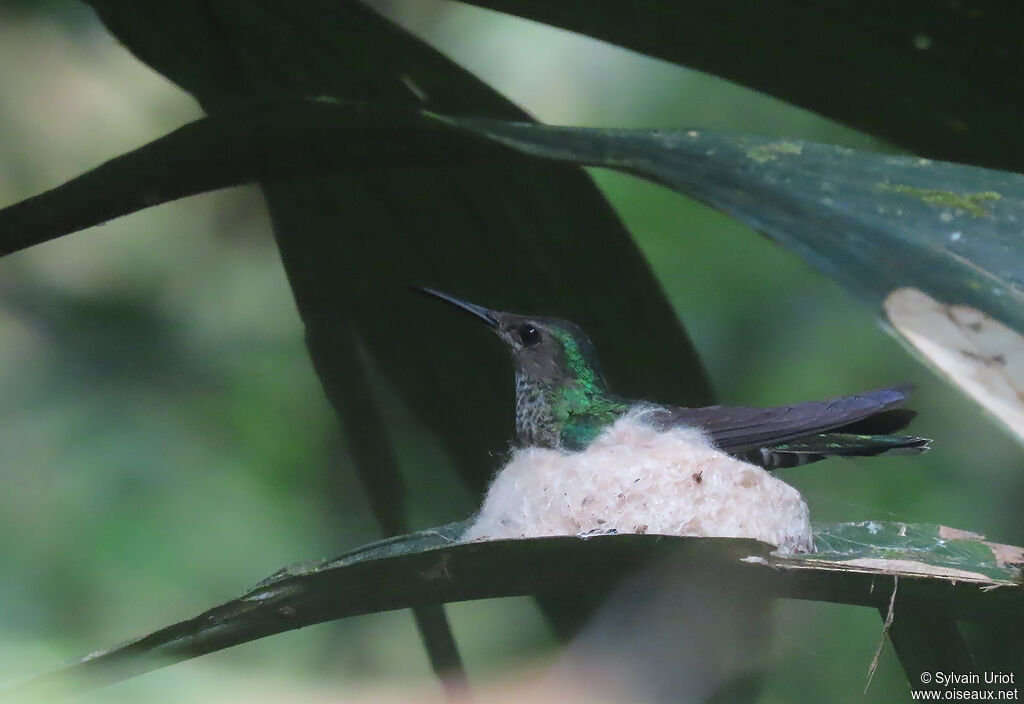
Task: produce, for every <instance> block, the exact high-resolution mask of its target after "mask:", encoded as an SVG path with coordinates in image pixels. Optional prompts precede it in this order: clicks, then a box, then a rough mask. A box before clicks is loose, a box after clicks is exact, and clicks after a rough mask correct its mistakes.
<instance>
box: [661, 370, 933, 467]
mask: <svg viewBox="0 0 1024 704" xmlns="http://www.w3.org/2000/svg"><path fill="white" fill-rule="evenodd" d="M912 388H913V387H910V386H896V387H893V388H888V389H878V390H877V391H866V392H864V393H860V394H855V395H853V396H842V397H840V398H834V399H829V400H827V401H806V402H804V403H796V404H793V405H792V406H775V407H773V408H754V407H751V406H705V407H703V408H675V407H671V406H669V407H661V408H657V409H654V410H652V411H651V413H650V415H648V416H647V419H648V422H649V423H651V424H653V425H655V426H657V427H659V428H663V429H667V428H675V427H680V426H689V427H696V428H701V429H703V430H704V431H705V432H706V433H707V434H708V436H709V438H710V439H711V441H712V442H714V443H715V445H717V446H718V447H719V448H721V449H722V450H724V451H725V452H728V453H731V454H736V453H742V452H744V451H746V450H757V449H761V448H771V447H773V446H775V445H779V444H781V443H784V442H786V441H788V440H795V439H797V438H803V437H806V436H808V435H814V434H817V433H823V432H825V431H828V430H834V429H836V428H843V430H844V431H849V432H863V433H883V434H884V433H891V432H894V431H896V430H899V429H900V428H902V427H904V426H905V425H906V424H907V423H909V422H910V419H911V418H913V417H914V412H913V411H909V410H904V409H899V406H901V405H902V404H903V403H904V401H906V400H907V396H908V395H909V394H910V391H911V390H912ZM897 409H898V410H897Z"/></svg>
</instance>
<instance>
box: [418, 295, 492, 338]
mask: <svg viewBox="0 0 1024 704" xmlns="http://www.w3.org/2000/svg"><path fill="white" fill-rule="evenodd" d="M416 290H417V291H419V292H420V293H425V294H427V295H428V296H433V297H434V298H440V299H441V300H442V301H444V302H445V303H449V304H451V305H453V306H455V307H456V308H459V309H461V310H464V311H466V312H467V313H469V314H470V315H472V316H473V317H475V318H479V319H480V320H482V321H484V322H485V323H487V324H488V325H490V326H491V327H492V328H494V327H497V326H498V316H497V315H496V314H495V313H494V311H491V310H488V309H486V308H484V307H483V306H478V305H477V304H475V303H470V302H469V301H464V300H462V299H461V298H456V297H455V296H450V295H448V294H447V293H445V292H444V291H438V290H437V289H434V288H426V287H425V286H417V287H416Z"/></svg>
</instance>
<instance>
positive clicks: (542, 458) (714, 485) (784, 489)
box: [463, 408, 814, 552]
mask: <svg viewBox="0 0 1024 704" xmlns="http://www.w3.org/2000/svg"><path fill="white" fill-rule="evenodd" d="M643 415H644V411H643V409H642V408H640V409H637V410H634V411H633V412H631V413H629V414H627V415H626V416H624V417H623V418H621V419H619V420H618V421H617V422H616V423H615V424H614V425H612V426H611V427H609V428H608V429H607V430H605V431H604V433H602V434H601V435H600V436H599V437H598V438H597V439H596V440H594V442H592V443H591V444H590V445H589V446H588V447H587V448H586V449H585V450H583V451H581V452H574V453H566V452H562V451H559V450H550V449H545V448H538V447H530V448H524V449H521V450H517V451H516V452H515V453H514V454H513V455H512V458H511V459H510V461H509V462H508V464H506V465H505V466H504V467H503V468H502V469H501V470H500V471H499V472H498V474H497V476H496V477H495V479H494V481H493V482H492V484H491V486H490V488H489V489H488V491H487V497H486V498H485V499H484V504H483V507H482V508H481V509H480V512H479V513H478V514H477V517H476V520H475V522H474V523H473V525H472V526H470V528H469V529H468V530H467V531H466V533H465V535H464V536H463V538H464V539H465V540H477V539H484V538H490V539H500V538H528V537H541V536H552V535H586V534H596V533H612V532H617V533H657V534H661V535H686V536H701V537H710V536H717V537H732V538H755V539H757V540H762V541H764V542H767V543H771V544H772V545H776V546H778V547H779V549H780V550H781V551H784V552H812V551H813V550H814V547H813V542H812V538H811V524H810V512H809V511H808V508H807V503H806V502H805V501H804V500H803V497H802V496H801V495H800V492H798V491H797V490H796V489H794V488H793V487H791V486H789V485H788V484H786V483H785V482H783V481H782V480H780V479H776V478H775V477H773V476H772V475H770V474H769V473H768V472H766V471H765V470H764V469H762V468H760V467H756V466H754V465H752V464H748V463H746V462H741V461H740V460H737V459H735V458H733V457H730V456H729V455H726V454H725V453H724V452H722V451H721V450H718V449H716V448H715V447H714V446H713V445H712V444H711V443H710V442H709V441H708V439H707V438H706V437H705V436H704V435H703V434H702V433H701V432H700V431H699V430H695V429H692V428H680V429H673V430H667V431H659V430H656V429H655V428H652V427H651V426H649V425H646V424H645V423H644V422H643Z"/></svg>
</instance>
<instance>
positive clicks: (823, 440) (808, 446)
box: [743, 426, 931, 470]
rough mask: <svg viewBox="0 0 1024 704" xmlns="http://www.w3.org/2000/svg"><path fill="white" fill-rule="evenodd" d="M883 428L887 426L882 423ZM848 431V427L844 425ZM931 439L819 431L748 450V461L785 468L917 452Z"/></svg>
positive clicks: (768, 467) (925, 448)
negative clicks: (829, 460)
mask: <svg viewBox="0 0 1024 704" xmlns="http://www.w3.org/2000/svg"><path fill="white" fill-rule="evenodd" d="M883 427H884V426H883ZM844 430H845V428H844ZM930 442H931V440H929V439H928V438H922V437H918V436H916V435H863V434H858V433H846V432H843V433H819V434H817V435H810V436H808V437H804V438H798V439H796V440H792V441H790V442H786V443H783V444H781V445H776V446H774V447H766V448H761V449H758V450H752V451H749V452H747V453H745V455H747V456H745V457H743V459H745V460H746V461H748V462H752V463H754V464H758V465H761V466H762V467H764V468H765V469H769V470H771V469H784V468H786V467H798V466H800V465H805V464H810V463H811V462H817V461H819V460H824V459H828V458H829V457H874V456H876V455H885V454H912V455H916V454H919V453H921V452H925V451H927V450H928V443H930Z"/></svg>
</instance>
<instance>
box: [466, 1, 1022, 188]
mask: <svg viewBox="0 0 1024 704" xmlns="http://www.w3.org/2000/svg"><path fill="white" fill-rule="evenodd" d="M462 1H463V2H465V3H466V4H471V5H478V6H480V7H485V8H489V9H492V10H499V11H501V12H506V13H509V14H513V15H518V16H520V17H525V18H527V19H531V20H536V21H538V22H544V23H547V24H551V25H554V26H556V27H561V28H563V29H567V30H570V31H573V32H578V33H580V34H587V35H590V36H592V37H596V38H597V39H601V40H604V41H607V42H611V43H613V44H619V45H621V46H624V47H626V48H628V49H632V50H634V51H638V52H640V53H643V54H648V55H650V56H654V57H657V58H659V59H665V60H667V61H672V62H675V63H679V64H683V65H685V66H691V67H693V68H696V69H699V70H701V71H706V72H708V73H713V74H716V75H718V76H722V77H723V78H727V79H729V80H731V81H735V82H736V83H739V84H741V85H744V86H747V87H749V88H753V89H754V90H757V91H761V92H763V93H769V94H771V95H775V96H778V97H779V98H782V99H783V100H786V101H788V102H791V103H794V104H796V105H800V106H802V107H805V108H808V109H810V110H813V111H815V112H818V113H820V114H822V115H825V116H826V117H830V118H832V119H835V120H838V121H840V122H843V123H845V124H847V125H850V126H852V127H856V128H858V129H861V130H864V131H865V132H869V133H871V134H875V135H878V136H879V137H882V138H884V139H887V140H889V141H891V142H893V143H894V144H899V145H901V146H903V147H906V148H908V149H910V150H913V151H916V152H919V153H921V154H924V155H927V156H930V157H933V158H937V159H947V160H951V161H962V162H967V163H976V164H982V165H985V166H991V167H996V168H1006V169H1014V170H1024V133H1022V132H1021V130H1020V118H1019V109H1018V106H1019V103H1020V88H1019V86H1018V85H1017V84H1016V83H1015V82H1014V81H1007V80H1005V79H1004V78H1005V77H1006V76H1011V75H1014V73H1015V72H1016V71H1017V69H1018V67H1019V66H1020V65H1021V63H1022V62H1024V48H1022V46H1021V43H1020V40H1019V33H1018V30H1019V28H1020V27H1021V26H1022V25H1024V10H1022V8H1021V6H1020V5H1018V4H1016V3H999V2H985V1H978V0H971V1H968V2H956V3H952V2H950V3H934V2H927V1H926V0H912V1H911V2H902V3H895V4H894V3H877V2H876V3H867V4H865V3H863V2H854V1H851V0H847V1H844V2H829V3H821V2H816V1H815V0H782V1H780V2H771V3H749V2H744V1H743V0H724V1H722V2H708V3H679V2H675V1H674V0H643V1H642V2H630V3H599V4H595V3H593V2H587V0H563V1H562V2H548V0H462Z"/></svg>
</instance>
